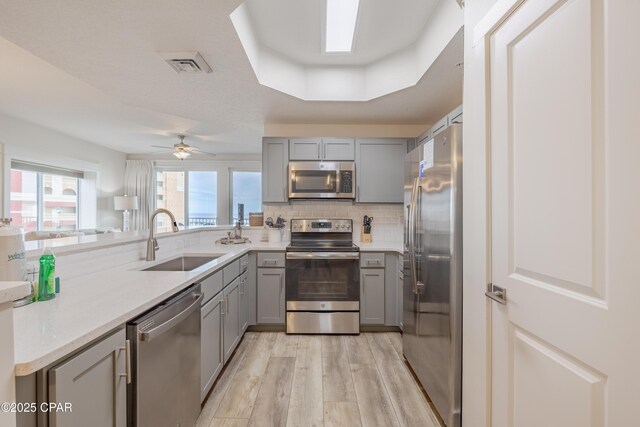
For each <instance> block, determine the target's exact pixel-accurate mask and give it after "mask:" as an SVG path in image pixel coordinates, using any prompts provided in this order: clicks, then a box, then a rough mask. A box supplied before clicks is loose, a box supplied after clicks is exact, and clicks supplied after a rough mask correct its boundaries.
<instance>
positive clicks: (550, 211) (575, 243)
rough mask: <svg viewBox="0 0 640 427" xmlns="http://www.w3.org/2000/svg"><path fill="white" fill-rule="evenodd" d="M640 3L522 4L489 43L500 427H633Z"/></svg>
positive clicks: (639, 415) (639, 412)
mask: <svg viewBox="0 0 640 427" xmlns="http://www.w3.org/2000/svg"><path fill="white" fill-rule="evenodd" d="M498 3H501V5H500V6H504V4H505V3H508V1H499V2H498ZM511 3H513V4H516V3H518V2H516V1H512V2H511ZM639 5H640V2H638V1H621V0H609V1H605V0H567V1H562V0H527V1H523V2H521V4H520V5H519V6H518V7H517V8H515V10H514V11H513V12H512V13H507V12H506V11H507V8H503V9H504V10H505V14H504V15H505V16H504V20H503V21H502V23H501V24H500V25H499V26H498V27H497V28H496V29H495V30H493V31H492V32H490V34H489V35H488V36H487V38H486V39H485V41H486V42H487V44H486V48H487V50H488V59H489V63H488V65H489V75H490V77H489V78H490V80H489V82H488V83H489V85H490V90H489V92H488V94H489V95H490V105H489V123H490V147H491V191H492V196H491V198H492V207H491V208H492V232H491V234H492V251H491V252H492V266H491V267H492V281H493V283H494V284H495V285H498V286H500V287H503V288H506V290H507V292H506V296H507V298H506V299H507V304H506V305H500V304H498V303H496V302H492V303H491V306H492V314H491V315H492V361H491V372H492V424H493V426H496V427H501V426H517V427H540V426H545V427H551V426H558V427H574V426H575V427H578V426H589V427H596V426H610V427H614V426H631V425H640V368H639V367H640V345H639V342H640V331H639V329H640V274H639V273H640V101H639V99H640V92H639V90H638V88H639V87H640V66H639V65H638V64H639V62H640V60H639V57H640V53H639V52H640V50H639V47H638V43H639V42H640V40H639V39H638V31H637V30H636V29H634V28H636V27H637V26H638V22H639V20H640V6H639ZM632 32H634V34H631V33H632ZM466 421H469V422H471V420H466ZM467 425H473V422H471V423H470V424H467Z"/></svg>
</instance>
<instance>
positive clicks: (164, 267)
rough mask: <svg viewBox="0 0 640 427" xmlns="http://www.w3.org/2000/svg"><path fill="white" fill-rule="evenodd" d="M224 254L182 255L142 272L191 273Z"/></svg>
mask: <svg viewBox="0 0 640 427" xmlns="http://www.w3.org/2000/svg"><path fill="white" fill-rule="evenodd" d="M223 255H224V254H215V255H183V256H180V257H178V258H173V259H170V260H169V261H165V262H163V263H160V264H156V265H154V266H153V267H149V268H145V269H143V270H142V271H191V270H195V269H196V268H198V267H200V266H203V265H204V264H206V263H208V262H211V261H213V260H215V259H218V258H220V257H221V256H223Z"/></svg>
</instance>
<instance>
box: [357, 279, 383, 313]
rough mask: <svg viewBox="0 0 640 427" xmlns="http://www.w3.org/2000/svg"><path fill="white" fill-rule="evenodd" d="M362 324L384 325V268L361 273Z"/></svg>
mask: <svg viewBox="0 0 640 427" xmlns="http://www.w3.org/2000/svg"><path fill="white" fill-rule="evenodd" d="M360 287H361V288H360V323H361V324H363V325H383V324H384V268H363V269H362V270H361V271H360Z"/></svg>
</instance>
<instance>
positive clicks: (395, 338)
mask: <svg viewBox="0 0 640 427" xmlns="http://www.w3.org/2000/svg"><path fill="white" fill-rule="evenodd" d="M385 335H387V337H388V338H389V341H391V344H392V345H393V348H394V349H395V350H396V352H397V353H398V356H399V357H400V359H402V358H404V356H403V355H402V334H400V333H398V332H389V333H387V334H385Z"/></svg>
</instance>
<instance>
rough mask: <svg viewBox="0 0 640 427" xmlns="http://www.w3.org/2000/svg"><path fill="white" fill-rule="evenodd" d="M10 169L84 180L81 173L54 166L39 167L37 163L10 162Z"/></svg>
mask: <svg viewBox="0 0 640 427" xmlns="http://www.w3.org/2000/svg"><path fill="white" fill-rule="evenodd" d="M11 169H19V170H22V171H28V172H42V173H46V174H51V175H61V176H68V177H71V178H79V179H83V178H84V172H81V171H77V170H73V169H63V168H57V167H55V166H47V165H41V164H38V163H30V162H24V161H22V160H11Z"/></svg>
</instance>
